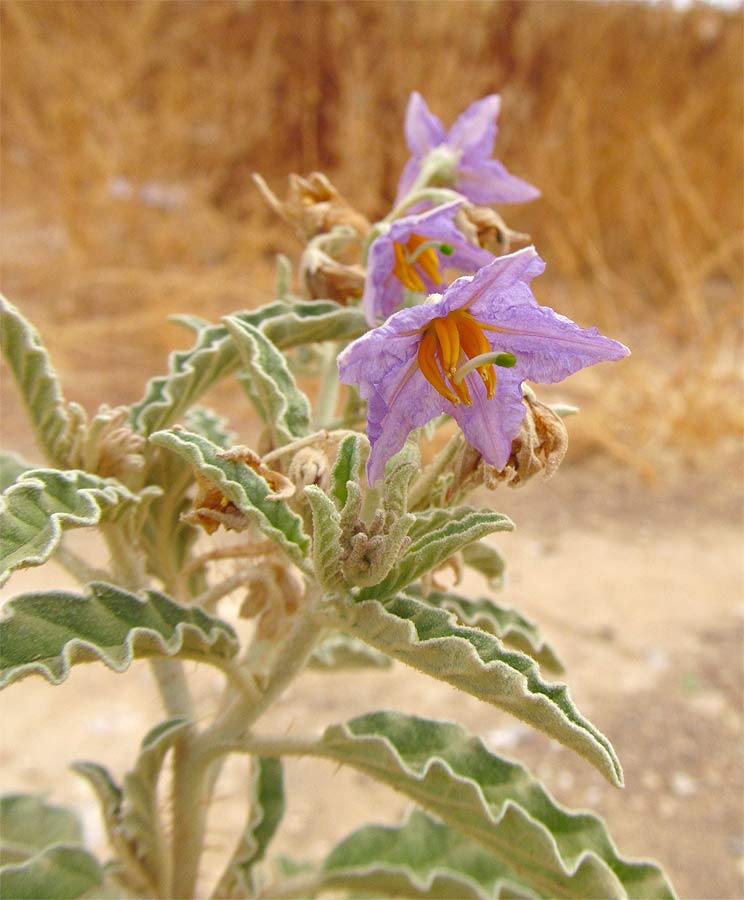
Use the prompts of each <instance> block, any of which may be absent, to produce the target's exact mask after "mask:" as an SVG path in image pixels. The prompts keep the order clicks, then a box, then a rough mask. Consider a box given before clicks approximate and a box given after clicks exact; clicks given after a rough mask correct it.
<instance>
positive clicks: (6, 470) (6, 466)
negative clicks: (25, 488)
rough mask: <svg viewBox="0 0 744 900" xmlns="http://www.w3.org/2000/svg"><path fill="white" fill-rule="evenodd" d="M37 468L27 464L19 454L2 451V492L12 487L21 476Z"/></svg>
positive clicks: (0, 467) (0, 460)
mask: <svg viewBox="0 0 744 900" xmlns="http://www.w3.org/2000/svg"><path fill="white" fill-rule="evenodd" d="M35 468H36V466H34V465H32V464H31V463H28V462H26V461H25V460H24V459H21V457H20V456H19V455H18V454H17V453H13V452H12V451H9V450H7V451H6V450H4V451H0V491H4V490H5V489H6V488H8V487H10V486H11V484H13V483H14V482H15V481H17V480H18V478H19V476H21V475H23V473H24V472H28V471H29V469H35Z"/></svg>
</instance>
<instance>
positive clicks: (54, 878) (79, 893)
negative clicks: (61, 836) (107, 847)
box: [0, 845, 104, 900]
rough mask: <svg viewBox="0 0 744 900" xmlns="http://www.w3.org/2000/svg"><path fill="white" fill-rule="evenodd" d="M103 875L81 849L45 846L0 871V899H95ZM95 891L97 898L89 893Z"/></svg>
mask: <svg viewBox="0 0 744 900" xmlns="http://www.w3.org/2000/svg"><path fill="white" fill-rule="evenodd" d="M103 882H104V872H103V869H102V868H101V865H100V863H99V862H98V860H97V859H96V858H95V857H94V856H92V855H91V854H90V853H88V851H87V850H83V848H82V847H72V846H65V845H58V846H55V847H48V848H47V849H46V850H43V851H42V852H41V853H39V854H37V855H36V856H32V857H31V858H30V859H28V860H26V861H25V862H22V863H19V864H17V865H12V866H4V867H3V868H2V869H0V897H3V898H7V900H75V898H82V897H86V896H87V897H91V896H98V897H102V894H101V893H100V891H99V889H100V888H102V887H103ZM91 891H96V895H93V894H90V893H89V892H91Z"/></svg>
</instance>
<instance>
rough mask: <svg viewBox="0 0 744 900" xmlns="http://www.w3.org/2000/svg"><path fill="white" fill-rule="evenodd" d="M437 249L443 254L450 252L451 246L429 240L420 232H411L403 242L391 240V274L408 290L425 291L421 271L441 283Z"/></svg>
mask: <svg viewBox="0 0 744 900" xmlns="http://www.w3.org/2000/svg"><path fill="white" fill-rule="evenodd" d="M437 249H439V250H441V251H442V253H444V254H445V255H449V253H452V248H451V247H450V246H449V245H448V244H443V243H442V242H441V241H430V240H428V239H427V238H425V237H424V236H423V235H421V234H412V235H411V236H410V237H409V238H408V240H407V241H406V242H405V243H401V242H400V241H393V251H394V253H395V265H394V266H393V274H394V275H395V277H396V278H397V279H398V281H400V282H401V283H402V284H403V286H404V287H407V288H408V290H409V291H420V292H425V291H426V285H425V284H424V281H423V279H422V277H421V273H422V272H423V274H424V275H426V276H427V277H428V278H429V280H430V281H432V282H433V283H434V284H436V285H440V284H442V281H443V279H442V273H441V271H440V270H439V257H438V256H437Z"/></svg>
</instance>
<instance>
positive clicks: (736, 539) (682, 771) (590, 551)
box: [0, 461, 744, 900]
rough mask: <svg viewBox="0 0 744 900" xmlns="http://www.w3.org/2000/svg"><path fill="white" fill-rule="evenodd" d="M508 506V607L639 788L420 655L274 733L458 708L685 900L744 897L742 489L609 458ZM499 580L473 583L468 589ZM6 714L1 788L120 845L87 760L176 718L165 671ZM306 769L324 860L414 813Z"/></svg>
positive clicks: (23, 702)
mask: <svg viewBox="0 0 744 900" xmlns="http://www.w3.org/2000/svg"><path fill="white" fill-rule="evenodd" d="M488 499H489V501H490V502H491V503H493V505H494V506H496V507H497V508H499V509H501V510H503V511H504V512H506V513H508V514H509V515H511V516H512V518H514V519H515V521H516V522H517V525H518V530H517V531H516V532H514V533H513V534H510V535H501V536H499V537H498V540H497V542H496V543H497V544H498V546H499V547H500V549H501V550H502V552H503V553H504V554H505V556H506V558H507V560H508V565H509V569H508V573H509V577H508V583H507V586H506V588H505V589H504V591H503V592H502V594H501V597H500V599H501V600H503V601H504V602H506V603H509V604H512V605H516V606H518V607H519V608H520V609H521V610H522V611H523V612H525V613H526V614H528V615H530V616H531V617H533V618H534V619H536V620H537V621H538V622H539V623H541V624H542V626H543V631H544V633H545V635H546V637H548V638H549V639H550V640H551V641H552V642H553V644H554V645H555V646H556V647H557V648H558V650H559V652H560V653H561V654H562V656H563V658H564V661H565V663H566V667H567V675H566V680H567V681H568V683H569V685H570V686H571V690H572V694H573V697H574V699H575V701H576V702H577V703H578V705H579V707H580V709H582V711H583V712H584V713H585V714H586V715H588V716H589V717H590V718H591V719H592V721H593V722H595V724H596V725H597V726H598V727H599V728H600V729H602V730H603V731H604V732H605V733H606V734H607V735H608V736H609V737H610V739H611V740H612V742H613V744H614V746H615V748H616V750H617V752H618V755H619V757H620V760H621V762H622V763H623V766H624V768H625V774H626V783H627V787H626V788H625V789H624V790H623V791H619V790H616V789H614V788H611V787H610V786H609V785H607V784H606V783H605V782H604V781H603V779H602V778H601V776H600V775H599V774H598V773H596V772H595V771H594V770H593V769H592V768H591V767H589V766H588V765H587V764H586V763H584V762H583V761H582V760H581V759H579V758H575V757H574V756H573V755H572V754H570V753H569V752H568V751H565V750H563V749H562V748H561V747H560V746H559V745H557V744H555V743H554V742H552V741H550V740H548V739H547V738H544V737H543V736H542V735H540V734H537V733H534V732H532V731H531V730H530V729H529V728H527V727H526V726H523V725H521V724H520V723H518V722H516V721H515V720H512V719H510V718H509V717H508V716H507V715H506V714H503V713H501V712H500V711H498V710H495V709H491V708H489V707H487V706H485V705H483V704H481V703H479V702H478V701H477V700H475V699H474V698H471V697H469V696H467V695H464V694H462V693H459V692H457V691H455V690H454V689H452V688H449V687H448V686H446V685H441V684H439V683H436V682H434V681H432V680H431V679H427V678H426V677H424V676H421V675H419V674H418V673H415V672H413V671H411V670H408V669H406V668H405V667H403V666H396V667H395V668H394V669H393V670H392V671H391V672H370V673H358V674H352V675H347V676H344V677H343V679H341V678H338V677H334V676H331V675H324V674H319V673H308V674H306V675H304V676H303V677H302V678H301V679H300V680H299V681H298V682H297V683H295V685H293V686H292V687H291V688H290V690H288V691H287V693H286V694H285V695H284V696H283V697H282V698H281V700H280V702H279V703H278V704H277V706H276V707H275V708H274V709H273V710H272V711H271V713H270V715H268V716H267V717H266V720H265V730H266V733H284V732H289V733H292V734H300V733H307V732H309V731H310V732H312V731H316V730H318V729H320V728H321V727H323V726H325V725H326V724H328V723H330V722H333V721H339V720H342V719H344V718H347V717H351V716H354V715H358V714H360V713H363V712H366V711H371V710H374V709H379V708H396V709H401V710H404V711H407V712H411V713H417V714H421V715H428V716H433V717H439V718H452V719H457V720H458V721H460V722H462V723H463V724H465V725H467V726H468V727H469V728H471V729H472V730H473V731H475V732H478V733H480V734H481V735H484V736H485V737H486V740H487V741H488V742H489V744H490V745H491V746H492V747H493V748H494V749H496V750H497V751H498V752H501V753H503V754H504V755H506V756H508V757H511V758H513V759H516V760H518V761H521V762H524V763H525V764H527V765H528V766H529V767H530V768H531V769H532V770H533V771H534V772H535V773H536V774H537V775H538V776H539V777H540V778H542V779H543V780H544V781H545V783H546V784H547V785H548V786H549V788H550V789H551V791H552V792H553V793H554V794H555V796H556V797H557V798H558V799H559V800H561V801H562V802H565V803H566V804H569V805H572V806H574V807H584V808H589V809H591V810H593V811H596V812H599V813H601V814H602V815H603V816H605V817H606V819H607V822H608V824H609V826H610V830H611V833H612V835H613V837H614V838H615V841H616V843H617V845H618V846H619V848H620V850H621V851H622V853H623V854H624V855H626V856H629V857H632V856H642V857H655V858H656V859H658V860H659V861H660V862H662V863H663V864H664V865H665V867H666V868H667V871H668V873H669V875H670V877H671V878H672V880H673V883H674V884H675V887H676V889H677V891H678V892H679V894H680V896H681V897H684V898H689V900H694V898H700V900H702V898H711V900H733V898H740V897H742V896H744V889H743V887H742V874H743V866H742V859H743V857H744V842H743V841H742V818H743V817H742V796H743V793H742V789H743V787H744V785H743V784H742V727H741V714H742V684H743V683H744V681H743V678H742V674H743V673H742V655H741V648H742V641H741V631H742V620H743V618H744V593H743V592H742V587H744V565H743V563H742V527H741V509H742V505H741V491H740V490H739V488H738V486H737V485H736V484H734V486H733V487H731V486H730V485H729V486H728V487H727V489H726V490H724V489H723V488H722V486H721V485H720V484H716V483H714V482H713V480H712V479H707V478H704V477H703V476H701V475H699V474H698V475H693V474H690V475H687V476H685V477H678V478H675V479H674V482H673V483H670V484H667V485H666V486H664V485H661V486H656V487H648V486H644V485H643V484H641V483H639V482H638V481H637V480H636V479H633V478H631V477H630V476H622V477H621V476H620V475H619V474H617V473H613V472H611V471H610V470H608V469H607V467H606V465H604V464H602V463H600V462H595V463H592V462H591V461H589V462H588V463H587V464H582V466H581V467H578V466H573V467H571V466H564V468H563V469H562V470H561V472H560V473H559V474H558V475H557V476H556V477H555V478H554V479H553V480H552V481H551V482H547V483H544V484H535V485H528V486H527V487H526V488H525V489H523V490H521V491H516V492H513V491H509V490H506V489H504V490H503V491H501V493H500V494H498V495H494V496H491V497H490V498H488ZM78 540H81V535H80V533H79V534H78ZM84 540H85V539H83V541H84ZM90 552H96V551H95V548H93V549H91V550H90ZM50 583H55V584H57V585H59V586H62V585H67V584H69V582H68V580H67V578H66V576H65V575H64V574H63V573H61V572H59V571H58V570H56V567H54V566H51V565H50V566H48V567H47V568H46V570H40V569H37V570H27V571H25V572H21V573H18V574H17V575H16V576H14V578H13V579H12V582H11V583H10V584H9V585H8V587H7V588H6V590H5V594H6V595H8V594H9V593H13V594H14V593H17V592H20V591H24V590H31V589H36V588H38V587H42V586H45V585H47V586H48V585H49V584H50ZM70 586H71V585H70ZM483 588H484V585H483V584H482V583H481V582H480V579H479V578H478V577H477V576H470V577H468V580H467V583H466V584H465V585H464V586H463V585H461V588H460V589H461V590H464V592H466V593H470V592H481V591H482V590H483ZM197 668H198V667H197V666H196V665H194V666H192V668H191V677H192V680H193V684H194V688H195V692H196V694H197V696H198V697H199V700H200V702H201V704H202V705H203V708H204V709H205V710H206V709H208V708H209V707H210V706H211V704H212V702H213V701H214V700H215V698H216V696H217V691H218V688H219V682H218V681H216V680H215V677H214V676H213V675H212V673H211V672H206V671H203V670H198V671H197ZM0 715H1V716H2V721H3V732H2V744H1V747H0V760H1V761H2V775H1V776H0V777H1V779H2V783H1V784H0V787H1V788H2V789H3V790H9V789H10V790H24V791H43V792H45V793H46V794H47V796H48V797H49V799H50V800H52V801H55V802H61V803H68V804H71V805H73V806H74V807H75V808H76V809H78V810H79V811H80V813H81V814H82V816H83V819H84V822H85V825H86V829H87V832H88V837H89V840H90V842H91V844H92V845H93V846H95V847H96V848H97V849H98V850H99V852H101V853H102V854H103V855H105V852H106V851H105V841H104V838H103V833H102V830H101V826H100V824H99V822H98V819H97V812H96V807H95V803H94V802H93V800H92V798H91V796H90V794H89V792H88V789H87V787H86V786H85V785H84V784H83V783H82V782H81V781H80V780H79V779H77V777H76V776H74V775H73V774H72V773H70V772H69V770H68V768H67V766H68V764H69V762H71V761H72V760H73V759H80V758H87V759H93V760H97V761H99V762H102V763H104V764H106V765H107V766H108V767H110V769H111V770H112V772H114V773H115V774H117V775H121V774H122V773H123V772H124V771H125V770H126V768H127V766H128V765H129V764H130V762H131V760H132V758H133V756H134V754H135V751H136V747H137V745H138V743H139V741H140V739H141V737H142V736H143V734H144V732H145V731H146V729H147V728H149V727H150V726H151V725H153V724H155V723H157V721H159V719H160V718H162V713H161V711H160V710H159V707H158V702H157V699H156V694H155V690H154V687H153V684H152V681H151V678H150V674H149V670H148V668H147V666H146V664H135V665H134V666H132V668H131V669H130V670H129V672H128V673H127V674H126V676H118V675H115V674H113V673H111V672H109V671H107V670H105V669H103V668H102V667H100V666H92V665H91V666H83V667H80V668H78V669H76V670H75V671H74V672H73V673H72V676H71V677H70V679H69V680H68V681H67V682H66V683H65V684H64V685H62V686H60V687H57V688H52V687H51V686H49V685H48V684H46V683H45V682H43V681H42V680H41V679H37V678H32V679H28V680H26V681H24V682H21V683H19V684H17V685H14V686H13V688H12V690H9V691H7V692H5V693H4V694H3V695H2V697H0ZM287 769H288V781H289V786H290V797H291V799H290V803H289V807H288V811H287V815H286V817H285V820H284V823H283V826H282V829H281V832H280V834H279V836H278V838H277V840H276V845H275V846H276V849H277V850H281V851H283V852H287V853H291V854H292V855H293V856H297V857H305V858H315V859H318V858H321V857H322V855H323V853H324V852H325V851H326V850H327V848H328V847H329V846H330V845H331V844H332V843H333V842H335V841H336V840H338V839H340V838H342V837H343V836H344V835H345V834H347V833H348V832H349V831H350V830H351V829H353V828H354V827H356V826H357V825H359V824H361V823H363V822H365V821H377V822H390V823H392V822H395V821H396V820H397V819H398V817H399V816H400V815H401V814H402V813H403V812H404V810H405V809H406V808H407V805H408V804H407V801H406V799H405V798H403V797H399V796H397V795H395V794H393V793H392V792H390V791H388V790H387V789H386V788H381V787H378V786H377V785H375V784H373V783H371V782H369V781H368V780H367V779H366V778H365V777H363V776H361V775H358V774H356V773H353V772H347V771H343V770H336V769H334V767H332V766H330V765H328V764H325V763H323V762H318V761H310V760H308V761H299V762H294V761H293V762H292V763H290V764H289V765H288V767H287ZM243 777H244V770H243V768H242V764H240V763H236V764H235V765H230V766H228V767H227V768H226V769H225V771H224V773H223V777H222V779H221V782H220V784H219V788H218V792H217V794H218V797H217V801H216V803H215V807H214V811H213V816H212V819H211V822H212V827H211V830H210V851H209V853H208V854H207V857H206V859H205V886H206V882H207V881H208V879H209V878H210V877H214V876H216V875H217V873H218V872H219V870H220V859H221V858H223V857H224V854H225V853H226V852H228V851H229V848H230V846H231V845H232V842H233V840H234V835H235V834H236V830H237V829H238V828H239V827H240V824H241V822H242V820H243V816H244V814H245V813H244V809H243V807H242V797H243V793H244V788H243V783H244V782H243V781H242V779H243Z"/></svg>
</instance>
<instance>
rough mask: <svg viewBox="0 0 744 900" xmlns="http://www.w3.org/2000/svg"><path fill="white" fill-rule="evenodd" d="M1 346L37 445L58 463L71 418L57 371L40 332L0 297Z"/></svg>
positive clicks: (63, 450)
mask: <svg viewBox="0 0 744 900" xmlns="http://www.w3.org/2000/svg"><path fill="white" fill-rule="evenodd" d="M0 347H1V348H2V353H3V356H4V357H5V359H6V360H7V362H8V365H9V366H10V369H11V371H12V372H13V376H14V378H15V380H16V382H17V384H18V387H19V390H20V392H21V396H22V397H23V401H24V403H25V405H26V408H27V410H28V414H29V416H30V417H31V424H32V426H33V429H34V432H35V434H36V439H37V441H38V443H39V446H40V447H41V448H42V449H43V450H44V452H45V454H46V456H47V458H48V459H49V460H50V461H51V462H54V463H57V464H59V463H61V462H62V461H63V459H64V457H65V453H66V449H67V448H68V446H69V442H70V428H71V423H70V417H69V413H68V409H67V404H66V403H65V399H64V396H63V394H62V388H61V386H60V383H59V378H58V377H57V373H56V372H55V370H54V367H53V366H52V363H51V360H50V359H49V354H48V353H47V351H46V349H45V348H44V345H43V344H42V342H41V338H40V337H39V333H38V332H37V330H36V329H35V328H34V327H33V325H31V323H30V322H29V321H28V320H27V319H25V318H24V316H23V315H22V314H21V312H20V310H19V309H18V308H17V307H15V306H13V304H12V303H9V302H8V301H7V300H6V299H5V297H3V296H0Z"/></svg>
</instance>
